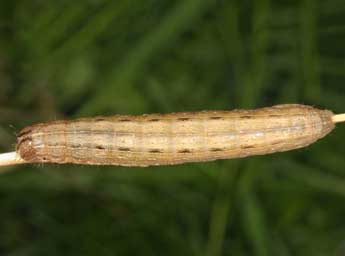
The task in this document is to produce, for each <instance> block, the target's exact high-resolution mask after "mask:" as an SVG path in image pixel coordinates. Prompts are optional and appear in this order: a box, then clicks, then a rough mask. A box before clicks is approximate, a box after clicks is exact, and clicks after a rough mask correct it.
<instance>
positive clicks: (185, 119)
mask: <svg viewBox="0 0 345 256" xmlns="http://www.w3.org/2000/svg"><path fill="white" fill-rule="evenodd" d="M177 120H178V121H188V120H190V118H189V117H179V118H177Z"/></svg>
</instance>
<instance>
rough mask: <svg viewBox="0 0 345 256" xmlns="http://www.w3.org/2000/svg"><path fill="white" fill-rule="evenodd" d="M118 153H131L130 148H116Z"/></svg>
mask: <svg viewBox="0 0 345 256" xmlns="http://www.w3.org/2000/svg"><path fill="white" fill-rule="evenodd" d="M118 150H119V151H131V149H130V148H118Z"/></svg>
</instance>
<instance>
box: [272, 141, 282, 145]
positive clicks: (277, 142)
mask: <svg viewBox="0 0 345 256" xmlns="http://www.w3.org/2000/svg"><path fill="white" fill-rule="evenodd" d="M282 142H283V141H281V140H277V141H274V142H272V143H271V145H277V144H280V143H282Z"/></svg>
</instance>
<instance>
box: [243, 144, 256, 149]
mask: <svg viewBox="0 0 345 256" xmlns="http://www.w3.org/2000/svg"><path fill="white" fill-rule="evenodd" d="M241 148H242V149H249V148H255V146H253V145H244V146H241Z"/></svg>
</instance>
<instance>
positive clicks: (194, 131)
mask: <svg viewBox="0 0 345 256" xmlns="http://www.w3.org/2000/svg"><path fill="white" fill-rule="evenodd" d="M334 117H336V116H334V115H333V113H332V112H331V111H328V110H319V109H316V108H313V107H310V106H305V105H297V104H286V105H277V106H273V107H267V108H261V109H256V110H233V111H202V112H194V113H192V112H191V113H172V114H149V115H142V116H123V115H116V116H111V117H95V118H81V119H77V120H73V121H53V122H48V123H41V124H36V125H32V126H29V127H26V128H24V129H23V130H22V131H21V132H19V134H18V140H17V148H16V152H17V153H16V155H17V160H18V159H20V161H21V162H25V163H59V164H63V163H73V164H89V165H122V166H150V165H173V164H182V163H187V162H202V161H212V160H216V159H226V158H240V157H247V156H252V155H263V154H269V153H274V152H281V151H287V150H292V149H296V148H302V147H305V146H308V145H309V144H311V143H313V142H315V141H316V140H318V139H320V138H322V137H324V136H325V135H327V134H328V133H329V132H331V131H332V129H333V128H334V122H335V121H334ZM20 161H19V162H20Z"/></svg>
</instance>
